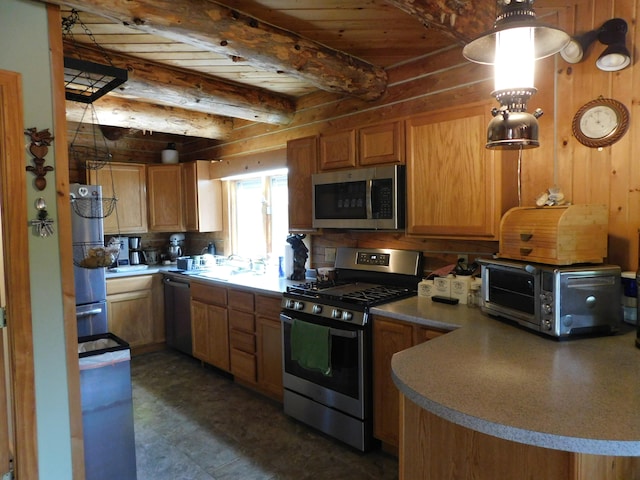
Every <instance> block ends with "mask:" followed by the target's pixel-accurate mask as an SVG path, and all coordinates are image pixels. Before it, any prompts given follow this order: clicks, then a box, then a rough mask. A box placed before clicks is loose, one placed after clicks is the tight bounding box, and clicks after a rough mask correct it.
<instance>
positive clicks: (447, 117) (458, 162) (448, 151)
mask: <svg viewBox="0 0 640 480" xmlns="http://www.w3.org/2000/svg"><path fill="white" fill-rule="evenodd" d="M490 111H491V104H489V103H483V104H481V105H475V106H473V105H472V106H464V107H455V108H451V109H447V110H441V111H437V112H432V113H429V114H425V115H421V116H417V117H413V118H411V119H409V120H407V127H406V133H407V233H409V234H418V235H426V236H436V237H438V236H439V237H448V238H466V239H472V238H473V239H483V240H497V239H498V237H499V226H500V218H501V216H502V214H503V213H504V212H506V210H508V209H509V208H511V207H513V206H516V205H517V204H518V194H517V184H518V179H517V152H514V151H504V152H503V151H496V150H489V149H486V148H485V143H486V131H487V126H488V124H489V121H490V120H491V114H490ZM514 157H515V158H514Z"/></svg>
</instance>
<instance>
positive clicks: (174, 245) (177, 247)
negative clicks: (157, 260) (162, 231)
mask: <svg viewBox="0 0 640 480" xmlns="http://www.w3.org/2000/svg"><path fill="white" fill-rule="evenodd" d="M183 241H184V233H174V234H172V235H171V236H170V237H169V248H168V250H167V252H168V254H169V260H170V261H171V263H174V262H175V261H176V259H177V258H178V257H181V256H182V242H183Z"/></svg>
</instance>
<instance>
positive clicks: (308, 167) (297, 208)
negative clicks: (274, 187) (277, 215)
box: [287, 136, 318, 232]
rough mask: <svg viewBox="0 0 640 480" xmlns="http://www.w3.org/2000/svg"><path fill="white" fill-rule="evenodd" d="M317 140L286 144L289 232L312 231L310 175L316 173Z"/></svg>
mask: <svg viewBox="0 0 640 480" xmlns="http://www.w3.org/2000/svg"><path fill="white" fill-rule="evenodd" d="M317 165H318V138H317V137H315V136H314V137H304V138H298V139H296V140H290V141H289V142H287V168H288V170H289V172H288V174H287V183H288V190H289V231H291V232H295V231H309V230H312V229H313V227H312V206H311V201H312V199H311V189H312V186H311V175H313V174H314V173H316V172H317Z"/></svg>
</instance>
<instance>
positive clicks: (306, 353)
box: [291, 319, 331, 376]
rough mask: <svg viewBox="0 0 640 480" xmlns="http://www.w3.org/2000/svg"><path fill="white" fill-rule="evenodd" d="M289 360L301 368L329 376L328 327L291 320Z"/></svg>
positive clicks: (329, 337) (329, 350) (329, 345)
mask: <svg viewBox="0 0 640 480" xmlns="http://www.w3.org/2000/svg"><path fill="white" fill-rule="evenodd" d="M291 360H295V361H296V362H298V365H300V366H301V367H302V368H306V369H307V370H317V371H319V372H320V373H322V374H323V375H326V376H331V334H330V333H329V327H324V326H322V325H315V324H313V323H308V322H302V321H299V320H295V319H294V320H293V325H292V326H291Z"/></svg>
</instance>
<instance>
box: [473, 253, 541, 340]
mask: <svg viewBox="0 0 640 480" xmlns="http://www.w3.org/2000/svg"><path fill="white" fill-rule="evenodd" d="M539 298H540V287H539V282H538V274H537V273H536V272H533V273H530V272H527V271H525V270H524V269H521V268H516V267H510V266H504V265H482V299H483V304H482V310H483V311H484V312H486V313H488V314H489V315H494V316H499V317H503V318H506V319H508V320H515V321H516V322H518V323H520V324H522V325H525V326H527V327H529V328H535V329H536V330H537V329H538V323H539V322H538V321H537V319H538V318H539V311H538V309H539V308H540V302H539Z"/></svg>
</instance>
